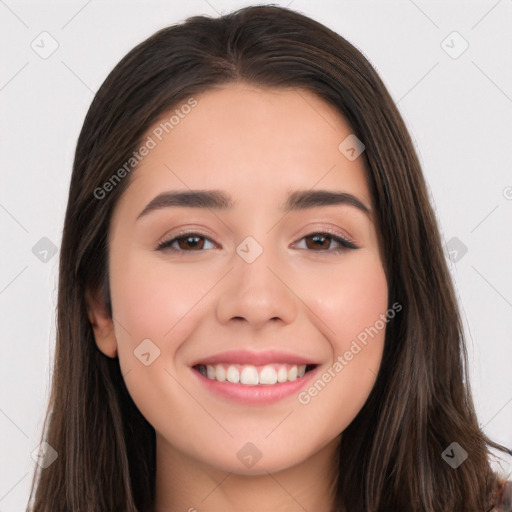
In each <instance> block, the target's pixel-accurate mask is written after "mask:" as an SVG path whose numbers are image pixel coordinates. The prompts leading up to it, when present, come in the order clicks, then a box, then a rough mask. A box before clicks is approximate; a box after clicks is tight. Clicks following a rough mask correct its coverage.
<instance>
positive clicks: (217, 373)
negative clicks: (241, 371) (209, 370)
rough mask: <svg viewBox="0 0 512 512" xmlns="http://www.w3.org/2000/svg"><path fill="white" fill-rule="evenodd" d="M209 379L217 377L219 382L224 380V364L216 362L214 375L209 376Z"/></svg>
mask: <svg viewBox="0 0 512 512" xmlns="http://www.w3.org/2000/svg"><path fill="white" fill-rule="evenodd" d="M210 378H211V379H215V378H216V379H217V380H218V381H220V382H224V381H225V380H226V370H225V369H224V366H222V365H221V364H218V365H217V366H216V367H215V375H214V376H213V377H210Z"/></svg>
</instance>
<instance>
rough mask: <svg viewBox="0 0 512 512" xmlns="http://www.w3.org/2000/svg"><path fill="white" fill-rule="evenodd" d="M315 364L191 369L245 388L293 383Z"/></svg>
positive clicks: (229, 365)
mask: <svg viewBox="0 0 512 512" xmlns="http://www.w3.org/2000/svg"><path fill="white" fill-rule="evenodd" d="M316 366H317V365H315V364H308V365H306V364H281V363H273V364H266V365H262V366H256V365H252V364H227V363H225V364H215V365H209V364H206V365H205V364H197V365H195V366H194V367H193V368H194V369H195V370H197V371H198V372H199V373H201V375H203V376H204V377H206V378H207V379H210V380H216V381H218V382H227V383H231V384H243V385H246V386H258V385H267V386H272V385H275V384H282V383H285V382H293V381H295V380H297V379H300V378H302V377H304V375H305V374H306V373H307V372H309V371H311V370H313V369H315V368H316Z"/></svg>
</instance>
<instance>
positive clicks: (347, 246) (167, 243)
mask: <svg viewBox="0 0 512 512" xmlns="http://www.w3.org/2000/svg"><path fill="white" fill-rule="evenodd" d="M314 235H320V236H322V237H327V238H330V239H331V240H333V241H335V242H337V243H339V244H340V245H341V247H338V248H336V249H322V250H319V251H313V250H311V252H318V253H331V254H339V253H341V252H344V251H347V250H351V249H352V250H353V249H359V247H357V246H356V245H355V244H354V243H353V242H351V241H350V240H347V239H346V238H344V237H341V236H339V235H336V234H335V233H332V232H331V231H329V230H326V231H313V232H312V233H309V234H307V235H305V236H303V237H302V238H301V239H300V240H299V241H301V240H303V239H304V238H308V237H311V236H314ZM191 237H199V238H205V239H207V240H210V242H212V240H211V239H210V238H209V237H208V236H206V235H204V234H202V233H198V232H193V231H189V232H184V233H179V234H178V236H175V237H173V238H170V239H168V240H164V241H162V242H160V243H159V244H158V245H157V246H156V248H155V249H156V250H157V251H164V250H170V251H174V252H176V253H181V255H183V256H185V255H186V254H187V253H194V252H204V251H205V250H211V249H201V250H197V251H193V250H192V251H186V250H183V249H172V248H171V245H173V244H174V242H176V241H178V240H184V239H187V238H191ZM302 250H304V249H302ZM305 250H308V249H305Z"/></svg>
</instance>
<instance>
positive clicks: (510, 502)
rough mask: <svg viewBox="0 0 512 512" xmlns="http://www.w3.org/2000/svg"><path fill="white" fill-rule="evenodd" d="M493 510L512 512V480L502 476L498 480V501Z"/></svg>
mask: <svg viewBox="0 0 512 512" xmlns="http://www.w3.org/2000/svg"><path fill="white" fill-rule="evenodd" d="M491 512H512V480H505V479H504V478H502V479H500V480H499V481H498V485H497V489H496V501H495V505H494V508H493V509H491Z"/></svg>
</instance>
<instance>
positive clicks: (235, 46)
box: [28, 6, 512, 512]
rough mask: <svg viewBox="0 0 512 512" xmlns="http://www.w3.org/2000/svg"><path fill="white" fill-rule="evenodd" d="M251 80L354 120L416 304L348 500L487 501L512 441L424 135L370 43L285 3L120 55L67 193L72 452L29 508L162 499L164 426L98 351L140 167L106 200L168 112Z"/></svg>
mask: <svg viewBox="0 0 512 512" xmlns="http://www.w3.org/2000/svg"><path fill="white" fill-rule="evenodd" d="M237 81H244V82H248V83H251V84H255V85H260V86H263V87H286V88H290V87H293V88H303V89H307V90H309V91H312V92H314V93H316V94H317V95H318V96H319V97H321V98H322V99H323V100H325V101H326V102H328V103H329V104H330V105H332V106H334V107H335V108H336V109H337V111H338V112H339V113H340V114H341V115H343V116H344V117H345V119H346V120H347V122H348V123H349V125H350V126H351V129H352V131H353V133H354V134H355V135H356V136H357V137H358V138H359V139H360V140H361V141H362V142H363V144H364V145H365V151H364V153H363V158H364V163H365V168H366V173H367V182H368V185H369V188H370V193H371V196H372V203H373V205H374V208H375V212H376V219H377V228H378V232H379V236H380V241H381V246H382V250H383V260H384V265H385V271H386V275H387V278H388V287H389V304H393V303H394V302H399V303H400V304H401V305H402V306H403V312H402V313H401V314H400V315H397V316H396V318H395V319H394V320H393V321H392V322H390V323H389V325H388V326H387V329H386V340H385V348H384V353H383V359H382V364H381V367H380V370H379V374H378V376H377V380H376V383H375V385H374V388H373V390H372V392H371V394H370V396H369V397H368V400H367V402H366V403H365V405H364V406H363V408H362V410H361V411H360V412H359V414H358V415H357V417H356V418H355V419H354V420H353V421H352V423H351V424H350V425H349V427H347V429H346V430H345V431H344V432H343V436H342V438H341V443H340V447H339V458H340V471H339V478H338V482H337V487H336V489H335V503H336V509H335V510H336V511H369V512H378V511H390V510H393V511H395V512H400V511H408V512H409V511H418V512H419V511H450V512H456V511H461V512H462V511H464V512H471V511H475V512H476V511H478V512H482V511H485V510H489V508H490V506H491V502H492V492H493V491H494V490H495V488H496V483H497V480H496V478H497V475H496V474H495V473H494V472H492V471H491V467H490V462H489V458H490V455H491V452H490V451H489V447H493V448H496V449H498V450H501V451H503V452H506V453H508V454H510V455H512V451H511V450H509V449H508V448H506V447H503V446H501V445H499V444H497V443H495V442H493V441H491V440H490V439H489V438H488V437H487V436H486V435H485V434H484V433H483V431H482V430H481V429H480V427H479V425H478V421H477V417H476V414H475V409H474V405H473V400H472V396H471V390H470V385H469V378H468V375H467V365H468V363H467V353H466V348H465V344H464V334H463V328H462V323H461V319H460V317H459V311H458V308H457V302H456V298H455V295H454V290H453V284H452V282H451V278H450V274H449V271H448V268H447V264H446V259H445V256H444V253H443V249H442V243H441V239H440V235H439V230H438V226H437V222H436V218H435V215H434V213H433V210H432V207H431V205H430V203H429V199H428V192H427V189H426V185H425V181H424V177H423V175H422V171H421V168H420V164H419V161H418V158H417V156H416V153H415V149H414V147H413V144H412V142H411V139H410V136H409V134H408V132H407V129H406V127H405V125H404V122H403V120H402V118H401V116H400V114H399V112H398V110H397V108H396V106H395V104H394V102H393V100H392V98H391V97H390V95H389V93H388V92H387V90H386V88H385V86H384V85H383V83H382V81H381V79H380V78H379V76H378V75H377V73H376V71H375V70H374V69H373V68H372V66H371V65H370V63H369V62H368V61H367V59H366V58H365V57H364V56H363V55H362V54H361V53H360V52H359V51H358V50H357V49H355V48H354V47H353V46H352V45H351V44H350V43H349V42H347V41H346V40H345V39H344V38H343V37H341V36H339V35H338V34H336V33H335V32H333V31H331V30H330V29H328V28H326V27H325V26H323V25H321V24H320V23H318V22H316V21H313V20H312V19H310V18H308V17H306V16H304V15H302V14H299V13H297V12H294V11H292V10H290V9H286V8H281V7H276V6H257V7H247V8H243V9H240V10H238V11H236V12H233V13H229V14H227V15H224V16H221V17H219V18H213V19H212V18H208V17H204V16H195V17H192V18H188V19H187V20H186V22H184V23H182V24H178V25H175V26H171V27H168V28H164V29H162V30H160V31H158V32H157V33H155V34H154V35H152V36H151V37H149V38H148V39H147V40H145V41H143V42H142V43H141V44H139V45H138V46H137V47H135V48H134V49H133V50H131V51H130V52H129V53H128V54H127V55H126V56H125V57H124V58H123V59H122V60H121V61H120V62H119V63H118V64H117V66H116V67H115V68H114V70H113V71H112V72H111V73H110V75H109V76H108V77H107V79H106V80H105V82H104V83H103V85H102V86H101V88H100V89H99V91H98V92H97V94H96V96H95V98H94V100H93V102H92V105H91V107H90V109H89V111H88V113H87V116H86V118H85V121H84V124H83V128H82V131H81V133H80V136H79V139H78V143H77V148H76V154H75V160H74V165H73V173H72V177H71V184H70V189H69V200H68V205H67V210H66V216H65V224H64V232H63V238H62V245H61V251H60V274H59V289H58V311H57V343H56V353H55V364H54V372H53V381H52V391H51V397H50V403H49V405H48V411H47V416H46V419H45V422H44V427H43V436H42V439H43V440H45V441H46V442H47V443H48V444H49V445H50V446H51V447H52V448H53V449H55V450H56V451H57V453H58V457H57V459H56V460H55V461H54V462H53V464H51V465H50V466H49V467H47V468H46V469H40V470H39V471H38V472H35V474H34V480H33V482H32V493H31V500H30V502H31V503H30V505H29V507H30V508H29V509H28V510H31V511H33V512H64V511H73V512H77V511H81V512H85V511H95V512H100V511H104V512H114V511H123V512H126V511H130V512H135V511H139V512H142V511H150V510H151V509H152V500H153V493H154V487H155V455H156V454H155V432H154V429H153V428H152V427H151V425H150V424H149V423H148V422H147V421H146V419H145V418H144V417H143V416H142V415H141V413H140V412H139V410H138V409H137V407H136V406H135V405H134V403H133V401H132V399H131V397H130V395H129V394H128V392H127V389H126V387H125V384H124V381H123V376H122V375H121V371H120V367H119V361H118V359H117V358H114V359H110V358H108V357H106V356H105V355H103V354H102V353H101V352H100V351H99V350H98V348H97V346H96V344H95V341H94V337H93V332H92V329H91V325H90V324H89V320H88V316H87V306H86V301H85V296H86V292H87V291H88V290H89V291H90V290H92V291H99V292H100V293H102V294H103V295H102V296H103V297H104V300H105V304H106V307H107V308H109V311H110V314H112V309H111V305H110V292H109V281H108V265H107V262H108V258H107V255H108V253H107V251H108V246H107V234H108V230H109V223H110V219H111V215H112V211H113V209H114V208H115V206H116V203H117V201H118V199H119V197H120V196H121V194H122V193H123V191H124V190H125V189H126V187H127V186H128V184H129V183H130V179H131V175H132V173H129V172H127V173H126V174H127V175H126V177H124V178H123V179H122V180H118V182H115V184H113V185H112V186H111V187H110V188H109V190H108V194H107V193H105V194H103V193H101V194H100V193H98V189H101V187H102V185H103V184H104V183H106V182H108V181H109V180H111V178H112V176H113V175H114V174H116V172H117V171H118V169H119V168H120V167H121V166H123V164H125V163H126V162H127V161H128V160H129V159H130V157H131V156H132V154H133V152H134V151H135V150H136V149H137V148H138V147H139V145H140V144H141V140H143V137H144V135H145V133H147V130H148V129H149V128H150V127H151V126H152V124H153V123H154V122H155V120H157V119H159V118H160V117H161V116H162V115H163V114H165V113H166V112H168V111H170V109H171V108H174V107H175V106H176V105H178V104H179V103H180V102H186V101H187V98H190V97H192V96H195V95H199V94H200V93H201V92H204V91H207V90H208V89H209V88H212V87H215V86H217V85H220V84H227V83H232V82H237ZM133 172H136V168H135V169H134V171H133ZM102 190H103V189H102ZM114 321H115V319H114ZM452 442H457V443H459V444H460V445H461V446H462V447H463V448H464V450H465V451H466V452H467V453H468V454H469V456H468V458H467V459H466V460H465V461H464V462H463V463H462V464H461V465H460V466H458V467H457V468H453V467H451V466H450V465H449V464H447V463H446V462H445V460H443V457H442V453H443V451H444V450H445V449H446V448H447V447H449V446H450V445H451V443H452ZM322 512H323V511H322Z"/></svg>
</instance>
